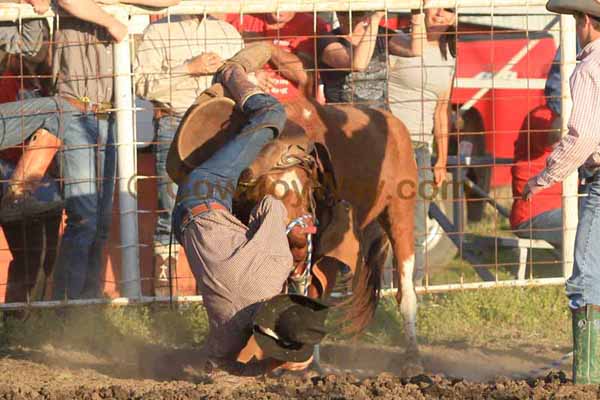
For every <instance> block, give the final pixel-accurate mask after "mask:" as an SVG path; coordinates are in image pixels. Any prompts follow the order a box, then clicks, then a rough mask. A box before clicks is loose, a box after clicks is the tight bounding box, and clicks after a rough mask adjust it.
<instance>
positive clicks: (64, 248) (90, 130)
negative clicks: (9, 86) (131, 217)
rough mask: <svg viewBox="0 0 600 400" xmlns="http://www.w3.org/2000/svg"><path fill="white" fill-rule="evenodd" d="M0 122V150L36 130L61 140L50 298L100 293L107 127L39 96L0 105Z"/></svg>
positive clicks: (110, 187)
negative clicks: (60, 219)
mask: <svg viewBox="0 0 600 400" xmlns="http://www.w3.org/2000/svg"><path fill="white" fill-rule="evenodd" d="M0 124H1V125H0V148H6V147H11V146H15V145H17V144H19V143H21V142H23V140H25V139H27V138H29V137H30V136H31V135H32V134H33V133H34V132H35V131H36V130H38V129H40V128H44V129H46V130H48V131H49V132H51V133H53V134H54V135H56V136H58V137H60V138H61V139H62V141H63V148H62V149H61V151H60V153H59V154H57V156H56V157H58V160H59V163H60V169H61V177H62V178H63V179H64V181H63V190H64V197H65V211H66V214H67V226H66V228H65V231H64V235H63V237H62V240H61V245H60V251H59V256H58V259H57V265H56V268H55V272H54V290H53V297H54V298H55V299H63V298H65V297H69V298H80V297H83V296H86V297H90V296H91V297H96V296H98V295H100V287H101V286H100V283H101V282H100V274H101V265H100V261H101V254H102V250H103V246H104V244H105V243H106V240H107V239H108V234H109V230H110V221H111V216H112V215H111V214H112V197H113V193H114V177H115V173H116V151H115V147H114V146H113V144H114V134H113V130H112V128H109V126H111V125H112V123H111V122H110V121H108V120H99V119H97V118H96V115H94V114H92V113H82V112H81V111H79V110H77V109H76V108H75V107H73V106H72V105H71V104H70V103H68V102H67V101H65V100H63V99H62V98H60V97H44V98H33V99H27V100H24V101H17V102H13V103H5V104H1V105H0ZM97 167H98V168H97Z"/></svg>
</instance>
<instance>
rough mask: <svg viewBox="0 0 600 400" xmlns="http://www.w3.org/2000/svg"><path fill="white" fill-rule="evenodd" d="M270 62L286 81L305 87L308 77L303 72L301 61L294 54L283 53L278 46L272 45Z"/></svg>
mask: <svg viewBox="0 0 600 400" xmlns="http://www.w3.org/2000/svg"><path fill="white" fill-rule="evenodd" d="M271 62H272V63H273V65H275V67H276V68H277V70H278V71H279V73H281V75H283V76H284V77H285V78H286V79H288V80H290V81H291V82H294V83H296V84H298V86H304V85H306V82H307V81H308V75H307V74H306V71H304V65H303V64H302V60H300V57H298V56H297V55H295V54H294V53H290V52H287V51H284V50H282V49H281V48H280V47H279V46H276V45H273V52H272V54H271Z"/></svg>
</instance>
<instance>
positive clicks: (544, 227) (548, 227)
mask: <svg viewBox="0 0 600 400" xmlns="http://www.w3.org/2000/svg"><path fill="white" fill-rule="evenodd" d="M562 226H563V223H562V208H556V209H554V210H549V211H546V212H543V213H541V214H539V215H536V216H535V217H533V218H531V219H530V220H528V221H525V222H522V223H521V224H519V226H517V230H516V231H515V235H517V236H519V237H521V238H526V239H540V240H545V241H547V242H548V243H550V244H552V245H553V246H554V247H556V248H560V246H561V245H562Z"/></svg>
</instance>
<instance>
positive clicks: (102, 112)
mask: <svg viewBox="0 0 600 400" xmlns="http://www.w3.org/2000/svg"><path fill="white" fill-rule="evenodd" d="M95 106H96V110H95V113H96V118H98V119H101V120H107V119H108V117H109V115H110V110H111V109H112V104H111V103H110V102H108V101H103V102H101V103H98V104H96V105H95Z"/></svg>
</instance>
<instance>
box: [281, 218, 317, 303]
mask: <svg viewBox="0 0 600 400" xmlns="http://www.w3.org/2000/svg"><path fill="white" fill-rule="evenodd" d="M311 218H312V215H311V214H304V215H301V216H300V217H298V218H296V219H294V220H293V221H292V222H290V223H289V224H288V226H287V228H286V230H285V234H286V235H287V234H289V233H290V232H291V230H292V229H294V227H296V226H298V225H299V226H301V227H302V228H308V224H307V223H306V221H307V220H308V219H311ZM306 240H307V246H308V249H307V252H306V268H304V272H303V273H302V275H300V277H301V278H302V279H304V280H307V279H308V277H309V276H310V273H311V270H312V253H313V242H312V233H308V234H307V235H306ZM303 294H304V295H305V296H306V295H308V285H304V293H303Z"/></svg>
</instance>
